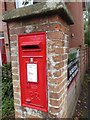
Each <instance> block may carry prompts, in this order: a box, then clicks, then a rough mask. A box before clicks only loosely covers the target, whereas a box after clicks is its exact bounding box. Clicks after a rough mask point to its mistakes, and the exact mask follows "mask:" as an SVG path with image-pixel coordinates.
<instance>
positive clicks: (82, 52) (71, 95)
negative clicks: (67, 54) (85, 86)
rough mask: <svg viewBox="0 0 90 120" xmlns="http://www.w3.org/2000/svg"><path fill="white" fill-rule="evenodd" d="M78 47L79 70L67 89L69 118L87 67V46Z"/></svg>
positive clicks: (73, 109)
mask: <svg viewBox="0 0 90 120" xmlns="http://www.w3.org/2000/svg"><path fill="white" fill-rule="evenodd" d="M78 49H79V72H78V74H77V76H76V77H75V78H74V80H73V82H72V83H71V85H70V87H69V89H68V91H67V103H68V104H67V111H68V113H67V116H68V118H71V117H72V116H73V113H74V111H75V107H76V103H77V100H78V98H79V95H80V92H81V85H82V82H83V80H84V75H85V72H86V70H87V69H88V47H84V48H78Z"/></svg>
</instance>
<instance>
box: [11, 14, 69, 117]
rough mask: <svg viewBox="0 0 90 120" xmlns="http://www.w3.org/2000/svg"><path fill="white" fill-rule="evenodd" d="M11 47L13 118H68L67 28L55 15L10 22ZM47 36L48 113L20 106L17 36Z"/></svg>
mask: <svg viewBox="0 0 90 120" xmlns="http://www.w3.org/2000/svg"><path fill="white" fill-rule="evenodd" d="M9 30H10V45H11V63H12V75H13V88H14V106H15V116H16V118H18V117H19V118H21V117H25V118H32V117H55V118H56V117H59V118H62V117H64V118H65V117H66V116H67V60H68V49H67V48H68V34H69V26H68V25H67V24H66V23H65V22H64V21H63V20H62V19H61V18H60V17H59V16H57V15H54V16H50V17H43V18H37V19H36V18H35V19H30V20H27V19H25V20H22V21H18V22H11V23H10V24H9ZM40 31H41V32H42V31H45V32H46V38H47V41H46V42H47V83H48V113H44V112H41V111H38V110H34V109H31V108H27V107H22V106H21V97H20V96H21V93H20V79H19V62H18V45H17V43H18V34H26V33H27V32H40Z"/></svg>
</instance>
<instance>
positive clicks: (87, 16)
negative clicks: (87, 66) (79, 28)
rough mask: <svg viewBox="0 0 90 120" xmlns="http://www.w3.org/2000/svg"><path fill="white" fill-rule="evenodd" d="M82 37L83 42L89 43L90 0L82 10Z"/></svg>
mask: <svg viewBox="0 0 90 120" xmlns="http://www.w3.org/2000/svg"><path fill="white" fill-rule="evenodd" d="M84 39H85V44H88V45H90V2H88V4H87V7H86V11H85V12H84Z"/></svg>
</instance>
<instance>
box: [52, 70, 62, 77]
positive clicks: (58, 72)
mask: <svg viewBox="0 0 90 120" xmlns="http://www.w3.org/2000/svg"><path fill="white" fill-rule="evenodd" d="M53 74H54V77H60V76H61V71H56V72H54V73H53Z"/></svg>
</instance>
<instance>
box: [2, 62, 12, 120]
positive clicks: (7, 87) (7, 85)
mask: <svg viewBox="0 0 90 120" xmlns="http://www.w3.org/2000/svg"><path fill="white" fill-rule="evenodd" d="M13 101H14V100H13V84H12V73H11V65H10V64H6V65H3V67H2V117H3V118H6V117H10V116H12V117H13V116H14V102H13Z"/></svg>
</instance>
